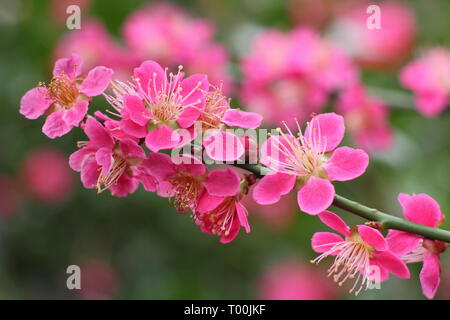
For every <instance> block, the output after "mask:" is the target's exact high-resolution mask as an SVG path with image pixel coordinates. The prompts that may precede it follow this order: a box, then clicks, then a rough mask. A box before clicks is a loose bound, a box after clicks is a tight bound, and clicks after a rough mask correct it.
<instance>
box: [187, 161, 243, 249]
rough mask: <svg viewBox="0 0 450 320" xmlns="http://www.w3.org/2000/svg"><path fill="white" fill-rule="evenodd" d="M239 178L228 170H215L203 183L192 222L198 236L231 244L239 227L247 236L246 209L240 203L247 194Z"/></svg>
mask: <svg viewBox="0 0 450 320" xmlns="http://www.w3.org/2000/svg"><path fill="white" fill-rule="evenodd" d="M243 185H244V183H243V181H241V179H240V177H239V175H238V174H237V173H236V172H235V171H233V170H232V169H226V170H215V171H212V172H210V173H209V174H208V177H207V178H206V180H205V189H206V191H205V192H204V193H203V195H202V196H201V197H200V199H199V202H198V206H197V208H196V210H195V212H194V221H195V222H196V223H197V224H198V226H199V227H200V229H201V231H202V232H205V233H209V234H214V235H217V236H219V237H220V242H221V243H229V242H231V241H233V240H234V239H235V238H236V236H237V235H238V233H239V230H240V229H241V227H243V228H244V229H245V231H246V232H247V233H248V232H250V225H249V224H248V220H247V215H248V212H247V209H246V208H245V207H244V205H243V204H242V203H241V200H242V197H243V196H244V194H245V193H247V191H248V190H247V187H244V188H242V186H243Z"/></svg>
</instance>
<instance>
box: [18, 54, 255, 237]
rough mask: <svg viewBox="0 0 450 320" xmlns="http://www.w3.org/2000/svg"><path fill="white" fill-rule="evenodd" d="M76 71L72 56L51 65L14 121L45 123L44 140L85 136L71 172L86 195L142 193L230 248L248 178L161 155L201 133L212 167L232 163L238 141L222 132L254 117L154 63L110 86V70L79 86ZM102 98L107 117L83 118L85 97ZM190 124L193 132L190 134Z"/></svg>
mask: <svg viewBox="0 0 450 320" xmlns="http://www.w3.org/2000/svg"><path fill="white" fill-rule="evenodd" d="M81 67H82V61H81V58H80V57H79V56H77V55H75V54H73V55H71V57H69V58H62V59H59V60H57V61H56V63H55V68H54V71H53V76H54V78H53V79H52V81H51V82H50V84H49V85H48V86H45V85H43V84H42V85H40V86H39V87H36V88H33V89H31V90H30V91H28V92H27V93H26V94H25V95H24V96H23V98H22V101H21V105H20V112H21V113H22V114H23V115H24V116H26V117H27V118H30V119H36V118H37V117H39V116H41V115H43V114H46V115H48V117H47V119H46V121H45V124H44V127H43V129H42V131H43V133H44V134H46V135H47V136H49V137H50V138H56V137H60V136H62V135H64V134H66V133H68V132H69V131H70V130H71V129H72V128H73V127H76V126H80V127H81V128H82V129H83V131H84V132H85V134H86V136H87V137H88V140H87V141H79V142H78V147H79V148H80V149H79V150H78V151H76V152H74V153H73V154H72V155H71V156H70V159H69V164H70V167H71V168H72V169H73V170H75V171H77V172H80V176H81V181H82V183H83V186H84V187H85V188H89V189H90V188H96V189H97V190H98V192H102V191H104V190H107V189H108V190H110V192H111V194H112V195H114V196H117V197H125V196H127V195H129V194H131V193H134V192H135V191H136V190H137V188H138V186H139V185H140V184H141V185H142V186H143V187H144V189H145V190H146V191H149V192H156V193H157V194H158V195H160V196H162V197H168V198H170V199H171V203H172V204H173V205H174V206H175V208H176V209H177V210H178V211H179V212H180V213H185V212H187V211H192V218H193V220H194V222H195V223H196V224H197V225H198V226H199V227H200V229H201V230H202V231H203V232H205V233H210V234H214V235H218V236H220V241H221V242H223V243H227V242H230V241H232V240H233V239H234V238H235V237H236V235H237V234H238V232H239V230H240V228H241V227H243V228H244V229H245V230H246V231H247V232H249V231H250V227H249V224H248V221H247V215H248V213H247V210H246V209H245V207H244V206H243V205H242V203H241V199H242V198H243V196H245V195H246V194H247V193H248V188H249V186H250V184H251V181H250V180H248V179H247V177H246V175H239V174H238V173H237V172H235V171H234V170H231V169H226V170H214V171H210V172H208V170H207V168H206V166H205V165H204V164H203V163H202V162H201V161H200V160H198V159H196V158H194V157H192V156H191V155H188V154H185V155H184V154H181V155H178V156H177V157H172V158H171V157H169V156H168V155H167V154H164V153H159V152H160V151H161V150H174V149H177V148H180V147H182V146H184V145H186V144H189V143H190V142H191V141H192V140H193V139H194V138H195V136H197V135H198V134H204V136H205V138H204V139H203V141H202V142H203V145H204V148H205V151H206V153H207V154H208V155H210V157H211V158H212V159H215V160H223V161H234V160H237V159H238V158H240V157H241V156H243V154H244V152H245V150H246V144H245V140H242V139H240V138H239V137H238V136H236V135H234V134H233V133H230V132H227V131H226V130H227V129H228V128H232V127H241V128H252V129H254V128H257V127H259V125H260V123H261V121H262V117H261V116H260V115H258V114H254V113H251V112H244V111H241V110H239V109H232V108H231V106H230V101H229V99H228V98H226V97H225V96H224V95H223V94H222V92H221V89H220V88H219V87H216V86H214V85H211V84H210V83H209V81H208V77H207V76H206V75H204V74H195V75H192V76H190V77H185V74H184V72H182V71H181V70H182V67H180V68H179V70H178V73H176V74H173V73H169V72H168V69H163V68H162V67H161V66H160V65H159V64H158V63H156V62H154V61H144V62H143V63H142V64H141V65H140V66H139V67H138V68H135V70H134V73H133V77H132V79H131V80H130V81H127V82H122V81H119V80H112V79H111V76H112V74H113V71H112V70H111V69H108V68H106V67H95V68H94V69H92V70H91V71H90V72H89V73H88V74H87V76H86V77H85V78H84V79H83V78H80V77H79V75H80V73H81ZM109 86H110V87H111V90H108V94H107V93H106V92H105V90H106V89H107V87H109ZM102 93H103V95H104V96H105V98H106V100H107V101H108V102H109V103H110V105H111V107H112V108H113V109H114V110H113V111H109V113H110V114H111V117H109V116H107V115H106V114H104V113H102V112H100V111H96V112H95V113H94V114H95V117H92V116H89V115H87V113H88V106H89V102H90V97H92V96H96V95H100V94H102ZM195 123H199V124H200V125H199V126H198V127H196V128H195V127H194V124H195ZM199 131H200V132H199ZM222 138H223V140H225V141H226V142H227V143H228V142H229V141H231V142H232V143H233V146H235V148H233V150H232V151H231V152H228V150H227V143H225V144H224V145H222V144H218V143H217V142H221V140H222ZM217 145H219V147H217ZM144 146H145V147H147V148H148V149H149V150H150V151H151V153H150V154H149V155H147V152H146V151H145V149H144Z"/></svg>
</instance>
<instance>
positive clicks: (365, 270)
mask: <svg viewBox="0 0 450 320" xmlns="http://www.w3.org/2000/svg"><path fill="white" fill-rule="evenodd" d="M319 219H320V220H321V221H322V222H323V223H324V224H325V225H327V226H328V227H330V228H331V229H333V230H335V231H337V232H339V233H340V234H342V235H343V236H344V237H345V238H342V237H341V236H339V235H337V234H335V233H331V232H316V233H315V234H314V235H313V237H312V239H311V245H312V247H313V249H314V251H316V252H318V253H321V255H320V256H318V257H317V258H316V259H314V260H313V261H312V262H313V263H319V262H320V261H322V260H323V259H324V258H326V257H328V256H335V257H336V258H335V260H334V264H333V265H332V266H331V267H330V269H328V276H331V275H333V280H334V281H335V282H337V283H338V284H339V285H342V284H343V283H344V282H345V281H346V280H347V279H354V278H355V277H356V279H355V281H354V283H353V287H352V288H351V289H350V291H349V292H350V293H354V294H355V295H358V294H359V293H360V292H361V290H363V289H367V286H368V285H369V282H370V281H384V280H386V279H387V278H388V276H389V273H393V274H395V275H396V276H398V277H400V278H409V277H410V273H409V270H408V268H407V266H406V264H405V263H404V262H403V261H402V260H400V258H398V257H397V256H396V255H395V254H394V253H393V252H391V251H390V248H389V245H388V242H387V241H386V239H385V238H384V237H383V235H382V234H381V233H380V232H379V231H378V230H377V229H374V228H372V227H369V226H366V225H357V226H353V227H351V228H350V227H349V226H348V225H347V224H346V223H345V222H344V220H342V219H341V218H340V217H339V216H338V215H336V214H334V213H333V212H330V211H323V212H321V213H319ZM375 267H377V268H376V269H375ZM375 270H379V274H378V277H379V278H378V279H377V275H376V271H375Z"/></svg>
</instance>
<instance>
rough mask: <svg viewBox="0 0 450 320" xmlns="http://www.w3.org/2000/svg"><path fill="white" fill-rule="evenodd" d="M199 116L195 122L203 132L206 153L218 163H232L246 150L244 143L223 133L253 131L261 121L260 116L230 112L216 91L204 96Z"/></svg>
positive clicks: (238, 138) (223, 99) (228, 106)
mask: <svg viewBox="0 0 450 320" xmlns="http://www.w3.org/2000/svg"><path fill="white" fill-rule="evenodd" d="M200 112H201V113H200V117H199V118H198V121H200V123H201V128H202V130H203V131H205V132H204V137H203V145H204V147H205V151H206V153H207V154H208V156H209V157H210V158H211V159H213V160H217V161H234V160H236V159H238V158H240V157H241V156H242V155H243V154H244V153H245V150H246V145H245V141H243V140H242V139H241V138H240V137H238V136H237V135H235V134H234V133H233V132H232V131H229V130H226V129H227V128H231V127H239V128H243V129H256V128H258V127H259V126H260V124H261V121H262V116H261V115H259V114H257V113H254V112H245V111H242V110H239V109H231V107H230V102H229V100H228V99H227V98H226V97H225V96H224V95H223V94H222V91H221V89H220V88H217V87H215V88H214V87H213V89H212V90H210V92H208V93H207V95H206V102H205V108H204V109H202V110H201V111H200Z"/></svg>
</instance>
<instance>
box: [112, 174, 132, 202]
mask: <svg viewBox="0 0 450 320" xmlns="http://www.w3.org/2000/svg"><path fill="white" fill-rule="evenodd" d="M138 186H139V182H138V181H137V180H136V179H134V178H132V177H130V176H129V175H128V174H122V175H121V176H120V178H119V180H118V181H117V182H116V183H115V184H113V185H112V186H110V187H109V190H110V191H111V194H112V195H113V196H115V197H118V198H123V197H126V196H127V195H129V194H132V193H134V192H135V191H136V189H137V188H138Z"/></svg>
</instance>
